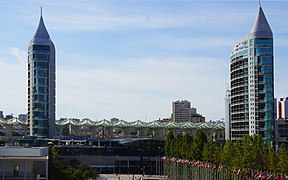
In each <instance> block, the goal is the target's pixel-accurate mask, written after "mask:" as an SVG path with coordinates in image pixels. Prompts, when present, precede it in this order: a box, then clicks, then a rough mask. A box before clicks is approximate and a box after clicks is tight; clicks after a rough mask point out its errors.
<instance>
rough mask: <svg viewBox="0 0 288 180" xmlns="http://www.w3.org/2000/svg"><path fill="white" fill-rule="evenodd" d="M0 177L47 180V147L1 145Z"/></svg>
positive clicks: (20, 179)
mask: <svg viewBox="0 0 288 180" xmlns="http://www.w3.org/2000/svg"><path fill="white" fill-rule="evenodd" d="M0 172H1V174H0V178H1V177H2V179H17V180H26V179H29V180H36V179H43V180H44V179H45V180H48V148H47V147H33V148H27V147H25V148H24V147H1V148H0Z"/></svg>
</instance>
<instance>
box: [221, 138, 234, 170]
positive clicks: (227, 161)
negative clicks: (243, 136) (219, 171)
mask: <svg viewBox="0 0 288 180" xmlns="http://www.w3.org/2000/svg"><path fill="white" fill-rule="evenodd" d="M234 157H235V149H234V144H233V143H232V141H230V140H228V141H226V143H225V145H224V147H223V151H222V156H221V164H222V165H223V166H224V167H226V168H233V159H234Z"/></svg>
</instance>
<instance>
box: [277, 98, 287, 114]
mask: <svg viewBox="0 0 288 180" xmlns="http://www.w3.org/2000/svg"><path fill="white" fill-rule="evenodd" d="M275 100H276V106H275V112H276V118H277V119H288V97H285V98H279V100H277V99H275Z"/></svg>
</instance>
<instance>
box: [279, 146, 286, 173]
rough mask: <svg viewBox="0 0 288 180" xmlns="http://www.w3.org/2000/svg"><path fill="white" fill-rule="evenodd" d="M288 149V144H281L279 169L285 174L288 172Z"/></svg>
mask: <svg viewBox="0 0 288 180" xmlns="http://www.w3.org/2000/svg"><path fill="white" fill-rule="evenodd" d="M287 164H288V150H287V147H286V144H284V143H283V144H281V146H280V154H279V163H278V166H279V170H280V172H281V173H283V174H288V166H287Z"/></svg>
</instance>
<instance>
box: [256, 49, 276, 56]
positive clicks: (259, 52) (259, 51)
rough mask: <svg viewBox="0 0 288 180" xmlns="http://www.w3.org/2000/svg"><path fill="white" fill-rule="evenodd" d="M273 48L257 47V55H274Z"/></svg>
mask: <svg viewBox="0 0 288 180" xmlns="http://www.w3.org/2000/svg"><path fill="white" fill-rule="evenodd" d="M272 53H273V50H272V48H256V56H260V55H272Z"/></svg>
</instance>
